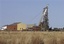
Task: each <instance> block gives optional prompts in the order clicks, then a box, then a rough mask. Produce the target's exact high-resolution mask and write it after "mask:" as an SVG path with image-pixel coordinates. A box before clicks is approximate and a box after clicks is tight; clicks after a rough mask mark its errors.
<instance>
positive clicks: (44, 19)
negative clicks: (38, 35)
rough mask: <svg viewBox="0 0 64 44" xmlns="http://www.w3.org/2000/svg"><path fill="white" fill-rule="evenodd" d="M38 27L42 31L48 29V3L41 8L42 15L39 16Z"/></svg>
mask: <svg viewBox="0 0 64 44" xmlns="http://www.w3.org/2000/svg"><path fill="white" fill-rule="evenodd" d="M39 27H40V29H41V30H43V31H46V30H49V22H48V5H47V6H46V7H45V8H44V10H43V13H42V17H41V19H40V23H39Z"/></svg>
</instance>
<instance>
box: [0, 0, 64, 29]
mask: <svg viewBox="0 0 64 44" xmlns="http://www.w3.org/2000/svg"><path fill="white" fill-rule="evenodd" d="M46 4H49V6H48V7H49V14H48V15H49V16H48V17H49V26H50V27H53V28H54V27H64V0H0V27H2V26H3V25H7V24H11V23H14V22H23V23H25V24H39V22H40V18H41V15H42V11H43V8H44V7H45V6H46Z"/></svg>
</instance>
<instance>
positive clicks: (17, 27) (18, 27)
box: [6, 22, 26, 31]
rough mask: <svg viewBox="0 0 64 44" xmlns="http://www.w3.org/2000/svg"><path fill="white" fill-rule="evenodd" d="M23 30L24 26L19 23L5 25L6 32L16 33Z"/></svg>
mask: <svg viewBox="0 0 64 44" xmlns="http://www.w3.org/2000/svg"><path fill="white" fill-rule="evenodd" d="M24 29H26V24H24V23H21V22H17V23H13V24H10V25H7V29H6V30H12V31H16V30H24Z"/></svg>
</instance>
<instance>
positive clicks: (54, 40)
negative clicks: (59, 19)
mask: <svg viewBox="0 0 64 44" xmlns="http://www.w3.org/2000/svg"><path fill="white" fill-rule="evenodd" d="M0 44H64V32H58V31H57V32H42V31H41V32H39V31H0Z"/></svg>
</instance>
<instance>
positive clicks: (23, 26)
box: [17, 23, 27, 30]
mask: <svg viewBox="0 0 64 44" xmlns="http://www.w3.org/2000/svg"><path fill="white" fill-rule="evenodd" d="M26 27H27V26H26V24H23V23H19V24H17V30H22V29H26Z"/></svg>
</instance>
